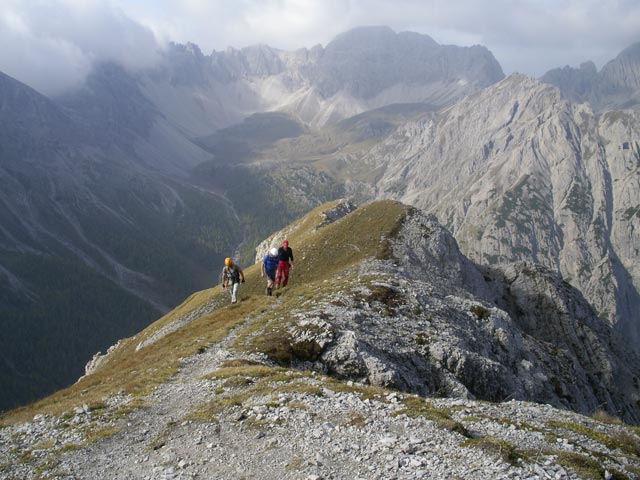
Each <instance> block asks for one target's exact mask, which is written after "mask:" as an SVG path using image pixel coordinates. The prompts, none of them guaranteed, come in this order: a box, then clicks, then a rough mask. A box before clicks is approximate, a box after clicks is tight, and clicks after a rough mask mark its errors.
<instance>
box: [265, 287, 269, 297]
mask: <svg viewBox="0 0 640 480" xmlns="http://www.w3.org/2000/svg"><path fill="white" fill-rule="evenodd" d="M269 290H270V288H269V287H267V288H265V289H264V294H265V295H269Z"/></svg>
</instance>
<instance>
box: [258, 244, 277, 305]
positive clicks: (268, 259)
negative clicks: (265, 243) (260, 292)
mask: <svg viewBox="0 0 640 480" xmlns="http://www.w3.org/2000/svg"><path fill="white" fill-rule="evenodd" d="M277 269H278V249H277V248H276V247H273V248H272V249H271V250H269V253H267V254H266V255H265V256H264V257H263V258H262V265H261V267H260V276H261V277H267V288H266V290H265V293H266V294H267V295H271V293H272V292H273V282H274V281H275V279H276V270H277Z"/></svg>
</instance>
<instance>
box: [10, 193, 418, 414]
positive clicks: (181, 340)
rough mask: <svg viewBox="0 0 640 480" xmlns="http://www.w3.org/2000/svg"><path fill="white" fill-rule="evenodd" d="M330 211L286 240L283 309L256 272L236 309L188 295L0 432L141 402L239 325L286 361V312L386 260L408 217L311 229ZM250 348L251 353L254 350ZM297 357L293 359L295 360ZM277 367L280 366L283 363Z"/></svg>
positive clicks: (372, 212)
mask: <svg viewBox="0 0 640 480" xmlns="http://www.w3.org/2000/svg"><path fill="white" fill-rule="evenodd" d="M335 203H336V202H330V203H328V204H325V205H323V206H321V207H318V208H316V209H315V210H313V211H312V212H310V213H309V214H307V215H306V216H304V217H303V218H301V219H300V220H299V221H297V222H296V223H295V228H294V229H293V230H292V232H291V233H290V235H288V238H289V241H290V243H291V246H292V248H293V249H294V253H295V256H296V257H295V258H296V262H295V268H294V270H293V271H292V275H291V283H290V285H289V286H288V287H287V288H286V289H284V290H283V291H282V292H281V294H282V296H281V297H280V299H279V300H280V301H281V302H278V299H276V298H275V297H273V298H271V297H270V298H266V297H265V296H264V293H263V290H264V285H265V282H264V279H262V278H261V277H260V271H259V266H258V265H257V264H256V265H252V266H250V267H248V268H245V269H244V273H245V277H246V283H245V284H243V285H242V286H241V289H240V294H239V296H240V302H239V303H237V304H235V305H231V304H226V302H228V295H227V294H226V293H225V292H222V290H221V289H220V288H219V287H218V286H216V288H213V289H208V290H203V291H201V292H196V293H194V294H193V295H191V296H190V297H189V298H187V299H186V300H185V301H184V302H183V303H182V304H181V305H180V306H178V307H177V308H176V309H174V310H173V311H172V312H170V313H168V314H167V315H165V316H163V317H162V318H160V319H159V320H158V321H157V322H155V323H154V324H152V325H150V326H149V327H148V328H146V329H145V330H143V331H142V332H140V333H139V334H138V335H136V336H134V337H131V338H128V339H124V340H123V341H121V342H120V345H119V346H118V348H116V349H115V351H114V352H113V353H112V354H110V355H109V357H108V359H107V361H106V362H105V364H104V365H103V366H102V367H101V368H100V369H99V370H98V371H96V372H95V373H93V374H92V375H90V376H88V377H85V378H83V379H81V380H80V381H79V382H77V383H76V384H74V385H72V386H70V387H68V388H66V389H64V390H61V391H59V392H57V393H55V394H53V395H51V396H49V397H46V398H44V399H42V400H40V401H37V402H34V403H33V404H31V405H28V406H25V407H22V408H19V409H16V410H13V411H10V412H7V413H5V414H3V415H2V416H1V417H0V425H6V424H11V423H16V422H20V421H27V420H30V419H32V418H33V416H34V415H35V414H37V413H48V414H53V415H60V414H62V413H63V412H65V411H69V410H71V409H72V408H73V407H74V406H77V405H80V404H83V403H89V404H91V403H98V402H102V401H103V399H104V398H105V397H107V396H109V395H113V394H115V393H117V392H120V391H123V392H126V393H131V394H134V395H138V396H140V395H144V394H146V393H147V392H149V391H150V389H151V388H153V387H154V386H155V385H158V384H160V383H162V382H164V381H166V379H167V378H168V377H170V376H171V375H174V374H175V373H176V372H177V370H178V367H179V362H180V358H184V357H187V356H189V355H194V354H196V353H198V352H203V351H204V349H206V348H207V347H208V346H210V345H211V344H213V343H216V342H220V341H221V340H223V339H224V338H225V337H226V336H227V334H228V332H229V330H230V329H232V328H234V327H236V326H238V325H240V324H241V323H243V322H247V323H249V322H253V323H254V325H251V326H250V327H247V329H245V332H244V338H245V340H246V339H247V338H253V339H256V338H258V339H259V338H260V337H263V339H262V343H263V346H268V345H274V355H278V354H279V353H283V352H284V353H283V354H284V355H285V356H286V355H289V353H287V348H288V347H287V343H286V336H284V335H282V333H283V330H282V329H280V328H278V325H281V326H282V325H285V324H286V322H287V321H288V320H287V318H288V317H287V311H290V310H291V309H293V308H295V307H296V306H298V307H299V306H300V305H302V304H304V302H306V301H312V300H313V298H314V296H315V295H318V294H322V293H321V291H322V290H323V289H325V288H329V289H331V288H333V287H335V285H332V284H331V283H329V284H323V281H324V280H326V279H332V278H334V277H335V276H336V275H337V274H340V273H345V272H349V271H350V268H351V267H352V266H353V265H354V264H356V263H357V262H360V261H361V260H362V259H364V258H370V257H380V255H382V254H386V252H387V249H388V241H389V239H390V238H391V237H392V236H393V235H394V234H395V232H397V230H398V228H399V225H400V224H401V222H402V220H403V219H404V217H405V215H406V214H407V212H408V207H406V206H404V205H402V204H400V203H397V202H393V201H382V202H375V203H372V204H369V205H365V206H364V207H361V208H359V209H358V210H356V211H355V212H352V213H351V214H349V215H347V216H345V217H343V218H341V219H339V220H337V221H336V222H333V223H331V224H329V225H326V226H324V227H322V228H319V229H316V227H317V226H318V225H319V223H320V222H321V221H322V220H323V217H322V215H321V212H322V211H324V210H326V209H328V208H330V207H332V206H333V205H335ZM214 275H217V272H214ZM309 285H311V288H312V290H311V291H310V290H309V287H308V286H309ZM212 298H214V299H216V300H218V301H220V303H221V304H222V305H223V306H222V307H220V308H217V309H216V310H214V311H213V312H212V313H210V314H207V315H203V316H201V317H200V318H197V319H195V320H193V321H192V322H190V323H189V324H187V325H185V326H183V327H181V328H180V329H178V330H176V331H174V332H172V333H169V334H167V335H166V336H164V337H162V338H160V339H159V340H157V341H156V342H155V343H153V344H151V345H149V346H147V347H144V348H142V349H140V350H139V351H137V352H136V346H137V345H138V344H139V343H140V342H141V341H142V340H144V339H146V338H149V337H150V336H151V335H153V334H154V333H155V332H157V331H158V330H159V329H161V328H163V327H164V326H166V325H167V324H169V323H171V322H173V321H175V320H177V319H179V318H180V317H182V316H184V315H186V314H188V313H189V312H191V311H194V310H195V309H197V308H198V307H200V306H202V305H203V304H204V303H206V302H208V301H209V300H211V299H212ZM279 303H280V304H281V305H278V304H279ZM255 341H256V342H258V343H259V342H260V340H255ZM283 342H284V343H283ZM235 347H236V348H238V349H239V350H243V349H246V348H247V345H246V344H244V345H243V343H242V342H236V344H235ZM252 348H256V344H254V345H253V346H252ZM265 348H266V347H265ZM302 353H304V352H302ZM302 353H301V352H298V353H295V352H294V353H293V355H300V354H302ZM283 360H284V362H285V363H286V358H284V359H283Z"/></svg>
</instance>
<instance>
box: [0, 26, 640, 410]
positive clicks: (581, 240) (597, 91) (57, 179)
mask: <svg viewBox="0 0 640 480" xmlns="http://www.w3.org/2000/svg"><path fill="white" fill-rule="evenodd" d="M633 51H634V50H633V49H630V51H629V52H628V54H624V55H623V54H621V56H620V57H618V59H616V60H614V61H612V62H611V63H610V64H609V65H608V66H607V67H606V69H603V71H602V72H600V73H597V72H596V77H598V78H600V77H603V78H605V77H606V78H607V79H608V80H607V82H614V80H612V79H616V80H615V82H617V83H616V84H615V85H616V88H615V89H614V90H615V91H614V92H613V93H611V88H608V87H607V88H605V87H603V86H602V85H604V84H605V83H606V82H605V81H604V80H602V81H598V82H596V81H595V80H594V81H590V82H586V81H584V80H580V78H578V77H580V76H579V75H577V74H569V73H568V71H567V70H566V69H564V70H562V72H565V73H567V75H566V77H567V79H565V80H563V81H562V82H560V80H557V81H555V80H554V78H557V79H560V77H561V75H559V74H554V73H553V72H549V74H547V75H546V76H545V77H544V78H545V80H546V81H548V82H552V83H557V84H560V83H561V85H560V91H561V92H562V93H561V94H560V93H559V92H558V90H557V89H555V88H552V87H550V86H548V85H545V84H543V83H540V82H536V81H533V80H530V79H524V78H522V77H510V78H507V79H504V74H503V72H502V70H501V68H500V66H499V64H498V62H497V61H496V60H495V58H494V57H493V56H492V54H491V53H490V52H489V51H488V50H487V49H486V48H484V47H480V46H474V47H470V48H462V47H455V46H442V45H438V44H437V43H436V42H435V41H433V39H431V38H430V37H428V36H426V35H419V34H415V33H411V32H403V33H395V32H393V31H392V30H391V29H389V28H386V27H366V28H359V29H355V30H353V31H350V32H346V33H344V34H342V35H339V36H338V37H336V38H335V39H334V40H333V41H332V42H330V43H329V44H328V45H327V46H326V47H321V46H317V47H314V48H311V49H301V50H297V51H295V52H285V51H281V50H276V49H273V48H270V47H267V46H256V47H250V48H245V49H242V50H235V49H229V50H227V51H224V52H213V53H212V54H210V55H203V54H202V52H201V51H200V49H199V48H198V47H197V46H195V45H193V44H187V45H176V44H172V45H170V46H169V48H168V49H167V51H166V52H165V54H164V57H163V60H162V62H161V63H160V64H159V65H157V66H156V67H155V68H153V69H152V70H147V71H143V72H139V73H135V74H133V73H131V72H128V71H126V70H125V69H123V68H122V67H120V66H118V65H113V64H102V65H99V66H97V67H96V68H95V69H94V71H93V72H92V74H91V75H90V76H89V77H88V78H87V80H86V82H85V84H84V85H83V86H82V87H81V88H79V89H78V90H76V91H72V92H67V93H66V94H65V95H64V96H61V97H57V98H46V97H44V96H42V95H40V94H39V93H38V92H36V91H34V90H32V89H30V88H29V87H27V86H25V85H23V84H20V83H19V82H17V81H16V80H14V79H11V78H9V77H7V76H6V75H1V74H0V175H1V176H0V181H1V182H2V185H3V188H2V189H0V203H1V204H2V208H0V287H1V288H0V292H2V293H0V328H1V329H2V331H3V332H5V334H3V335H2V337H1V340H0V342H1V344H0V351H1V352H2V354H0V367H1V368H0V372H2V373H0V385H1V387H2V388H0V391H1V392H2V393H1V394H0V408H6V407H9V406H12V405H16V404H18V403H24V402H26V401H28V400H31V399H33V398H35V397H37V396H40V395H43V394H45V393H47V392H50V391H52V390H54V389H56V388H59V387H60V386H62V385H65V384H67V383H69V382H71V381H73V380H74V379H75V378H77V377H78V376H79V374H80V373H81V370H82V365H84V363H85V362H86V360H88V359H89V358H90V357H91V356H92V355H93V353H95V352H96V351H98V350H103V351H104V350H105V349H106V348H107V347H108V346H109V345H111V344H113V343H114V342H115V340H116V339H118V338H122V337H125V336H128V335H131V334H133V333H134V332H136V331H138V330H139V329H140V328H141V327H143V326H144V325H147V324H149V322H150V321H151V320H152V319H154V318H156V317H157V316H158V315H159V314H160V313H161V312H164V311H166V310H167V309H168V308H170V307H171V306H173V305H175V304H176V303H177V302H178V301H180V300H181V299H183V298H184V297H185V296H187V295H188V294H189V293H190V292H192V291H194V290H197V289H201V288H204V287H205V286H207V285H211V284H213V283H215V282H216V281H217V276H218V274H219V266H220V261H221V259H222V258H224V257H225V256H229V255H233V256H235V257H236V258H238V259H239V260H240V261H241V262H243V263H245V264H247V263H250V262H251V261H253V253H254V252H253V248H254V247H255V245H256V244H257V243H258V242H259V241H260V240H262V239H263V238H265V237H266V236H267V235H268V234H269V233H271V232H273V231H275V230H277V229H278V228H280V227H282V226H283V225H285V224H286V223H288V222H289V221H291V220H292V219H294V218H296V217H297V216H299V215H301V214H302V213H304V212H306V211H307V210H309V209H310V208H312V207H313V206H316V205H318V204H320V203H322V202H324V201H326V200H329V199H332V198H337V197H341V196H345V195H351V196H353V197H354V198H356V199H358V200H360V201H364V200H369V199H373V198H377V197H392V198H399V199H402V200H404V201H407V202H411V203H414V204H416V205H419V206H421V207H423V208H426V209H429V210H432V211H434V212H435V213H437V214H438V215H439V217H440V219H441V221H443V222H444V223H446V224H447V225H448V227H449V228H451V230H452V232H453V233H454V234H455V235H456V237H457V238H458V239H459V241H460V243H461V246H462V248H463V251H464V252H465V253H467V254H468V255H470V256H471V257H472V258H473V259H474V260H476V261H478V262H487V263H493V262H499V261H510V260H516V259H518V260H532V261H535V262H538V263H541V264H543V265H545V266H547V267H549V268H552V269H556V270H559V271H561V272H562V273H563V275H565V276H566V277H567V280H568V281H569V282H571V283H572V284H573V285H575V286H576V287H578V288H579V289H581V291H582V292H583V293H584V294H585V296H586V297H587V298H588V299H589V301H590V302H591V303H592V304H593V305H594V306H595V307H596V308H597V309H598V311H599V312H600V314H601V315H602V317H603V318H606V319H608V320H609V321H610V322H611V323H613V324H616V325H618V326H619V327H620V328H622V330H623V331H624V332H627V333H629V335H631V338H638V336H637V335H638V334H637V332H638V328H639V327H638V323H639V322H638V320H637V314H635V313H634V308H636V306H637V305H638V304H637V298H638V285H639V280H638V275H639V274H638V271H637V255H638V252H637V247H635V245H638V244H640V242H638V238H637V237H638V233H637V232H638V231H640V230H639V229H638V225H637V223H638V221H639V220H638V219H639V218H640V214H638V209H639V208H640V206H639V205H640V201H638V192H639V189H638V184H637V182H638V176H637V172H638V170H637V161H638V160H637V159H638V143H637V132H638V128H637V114H636V113H635V111H633V110H625V111H613V112H611V111H610V112H608V113H606V114H603V115H600V114H599V112H600V110H601V109H604V108H605V106H606V105H614V104H615V105H617V107H616V108H618V106H629V105H633V104H634V101H635V100H634V99H635V98H637V94H638V88H637V83H636V84H635V85H636V86H635V87H634V83H633V82H634V80H633V78H635V79H636V80H635V81H636V82H637V81H638V80H637V79H638V76H637V75H636V72H637V70H634V68H632V67H631V66H632V65H634V63H633V61H632V59H633ZM623 53H624V52H623ZM605 70H606V72H605ZM616 72H617V73H616ZM581 82H582V83H581ZM572 92H573V93H572ZM575 92H578V93H575ZM602 92H605V93H606V95H605V93H602ZM561 95H562V96H561ZM563 98H568V99H570V100H572V102H573V101H578V100H579V101H583V100H588V101H593V102H594V106H593V108H595V109H596V113H593V111H592V110H590V107H589V106H588V105H584V106H576V105H574V103H572V102H569V103H568V102H566V101H565V100H564V99H563ZM596 99H597V100H598V101H597V102H596ZM598 102H599V103H598ZM634 162H635V163H634ZM634 172H635V173H634ZM635 311H636V312H637V311H638V310H635Z"/></svg>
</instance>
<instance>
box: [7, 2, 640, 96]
mask: <svg viewBox="0 0 640 480" xmlns="http://www.w3.org/2000/svg"><path fill="white" fill-rule="evenodd" d="M361 25H388V26H390V27H391V28H393V29H394V30H396V31H404V30H411V31H417V32H420V33H425V34H428V35H430V36H431V37H433V38H434V39H435V40H436V41H437V42H439V43H443V44H455V45H463V46H465V45H472V44H481V45H484V46H486V47H487V48H489V49H490V50H491V51H492V52H493V53H494V55H495V56H496V58H497V59H498V61H499V62H500V63H501V65H502V67H503V69H504V71H505V73H510V72H512V71H520V72H523V73H527V74H530V75H534V76H538V75H541V74H543V73H544V72H545V71H547V70H549V69H551V68H555V67H560V66H564V65H566V64H569V65H572V66H578V65H579V64H580V63H582V62H583V61H586V60H593V61H595V63H596V65H598V67H602V65H603V64H604V63H605V62H606V61H608V60H611V59H613V58H614V57H615V56H616V55H617V54H618V53H619V52H620V51H621V50H622V49H624V48H625V47H627V46H629V45H631V44H632V43H635V42H637V41H640V2H638V1H637V0H607V1H605V2H603V1H601V0H484V1H483V0H182V1H175V0H0V42H1V43H0V70H3V71H5V72H6V73H9V74H10V75H14V76H16V77H17V78H19V79H20V80H23V81H26V82H27V83H30V84H32V85H34V86H36V85H37V86H38V88H40V89H41V90H43V91H47V92H52V91H59V90H60V89H61V88H63V87H64V85H65V83H69V84H72V83H74V82H77V81H80V80H81V79H82V77H83V76H84V75H85V74H86V71H87V69H88V68H90V67H91V65H92V64H93V63H94V62H95V61H97V60H103V59H110V60H115V61H118V62H120V63H122V64H124V65H125V66H127V67H128V68H141V67H145V66H148V65H150V64H152V63H153V62H154V61H155V59H156V51H157V48H158V44H162V43H163V42H167V41H169V40H172V41H177V42H180V43H186V42H189V41H190V42H193V43H196V44H197V45H199V46H200V47H201V49H202V51H203V52H204V53H205V54H208V53H210V52H211V51H212V50H214V49H215V50H224V49H225V48H227V47H228V46H233V47H236V48H242V47H245V46H248V45H255V44H267V45H270V46H273V47H276V48H282V49H297V48H302V47H311V46H313V45H315V44H318V43H321V44H323V45H326V44H327V43H328V42H329V41H330V40H331V39H332V38H333V37H335V36H336V35H337V34H339V33H341V32H343V31H345V30H348V29H350V28H353V27H357V26H361ZM8 45H10V47H7V46H8ZM56 65H57V68H55V69H53V70H51V68H52V67H56ZM12 72H13V73H12ZM44 72H50V73H49V74H48V75H44ZM43 78H46V81H43Z"/></svg>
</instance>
